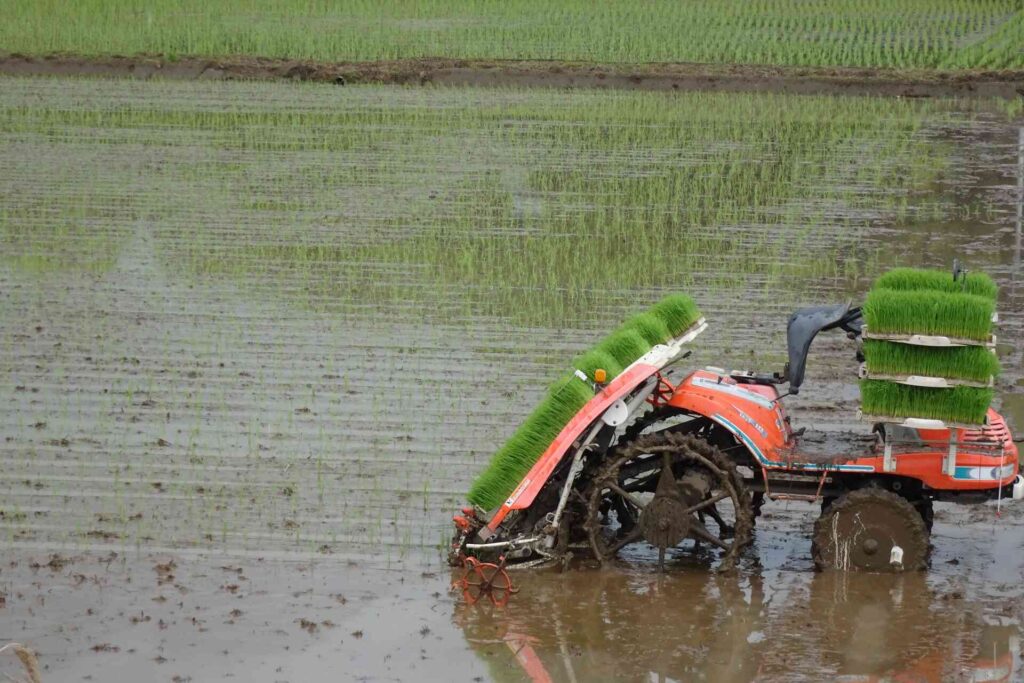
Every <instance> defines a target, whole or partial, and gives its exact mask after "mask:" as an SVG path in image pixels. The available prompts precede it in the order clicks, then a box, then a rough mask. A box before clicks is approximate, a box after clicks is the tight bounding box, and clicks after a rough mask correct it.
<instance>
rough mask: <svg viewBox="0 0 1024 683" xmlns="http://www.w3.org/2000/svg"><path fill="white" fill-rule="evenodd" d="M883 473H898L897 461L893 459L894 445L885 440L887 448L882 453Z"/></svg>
mask: <svg viewBox="0 0 1024 683" xmlns="http://www.w3.org/2000/svg"><path fill="white" fill-rule="evenodd" d="M882 471H883V472H895V471H896V459H895V458H893V457H892V443H891V442H890V441H889V439H886V440H885V447H884V449H883V451H882Z"/></svg>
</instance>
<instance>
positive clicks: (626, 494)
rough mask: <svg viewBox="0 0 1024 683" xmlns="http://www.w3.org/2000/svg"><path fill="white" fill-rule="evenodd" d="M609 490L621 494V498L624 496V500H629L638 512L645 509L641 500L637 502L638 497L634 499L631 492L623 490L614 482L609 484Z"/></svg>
mask: <svg viewBox="0 0 1024 683" xmlns="http://www.w3.org/2000/svg"><path fill="white" fill-rule="evenodd" d="M608 488H610V489H611V490H612V491H615V493H617V494H619V495H620V496H622V497H623V498H625V499H626V500H628V501H629V502H630V503H632V504H633V506H634V507H636V508H637V509H638V510H643V509H644V504H643V503H641V502H640V501H639V500H637V499H636V497H634V496H633V494H632V493H630V492H629V491H627V490H625V489H624V488H622V487H621V486H619V485H618V484H616V483H615V482H612V481H610V482H608Z"/></svg>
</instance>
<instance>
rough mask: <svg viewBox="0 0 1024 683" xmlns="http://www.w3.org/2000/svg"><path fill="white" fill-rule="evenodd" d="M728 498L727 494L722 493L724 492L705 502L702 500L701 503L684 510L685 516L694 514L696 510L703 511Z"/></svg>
mask: <svg viewBox="0 0 1024 683" xmlns="http://www.w3.org/2000/svg"><path fill="white" fill-rule="evenodd" d="M728 497H729V494H728V493H724V492H723V493H719V494H718V495H717V496H714V497H712V498H707V499H705V500H702V501H701V502H699V503H697V504H696V505H694V506H693V507H688V508H686V510H685V511H684V513H685V514H687V515H690V514H693V513H694V512H697V511H698V510H703V509H704V508H706V507H710V506H712V505H714V504H715V503H717V502H718V501H720V500H725V499H726V498H728Z"/></svg>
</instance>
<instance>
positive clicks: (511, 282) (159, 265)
mask: <svg viewBox="0 0 1024 683" xmlns="http://www.w3.org/2000/svg"><path fill="white" fill-rule="evenodd" d="M1021 126H1024V120H1022V118H1021V111H1020V108H1019V106H1018V105H1017V104H1015V103H1010V104H1007V103H1003V102H987V101H979V100H972V101H945V100H901V99H890V100H882V99H867V98H838V97H798V96H783V95H770V94H758V95H753V94H701V93H686V94H677V95H673V94H663V93H638V92H621V93H611V92H603V93H597V92H583V91H553V90H546V91H529V90H507V89H502V90H489V89H465V90H462V89H443V88H412V89H402V88H392V87H386V86H360V87H344V88H342V87H333V86H328V85H313V84H289V83H262V84H247V83H218V84H210V83H203V82H191V83H188V82H182V83H170V82H165V83H149V82H127V81H89V80H73V79H15V78H10V79H0V160H2V163H0V369H2V373H0V462H2V464H3V467H2V469H0V538H2V541H0V544H2V545H0V547H2V549H3V553H2V563H0V644H3V643H5V642H8V641H18V642H23V643H26V644H29V645H31V646H32V647H33V648H34V649H36V650H37V651H38V652H39V655H40V661H41V666H42V668H43V677H44V680H46V681H63V680H69V681H70V680H107V679H110V678H113V677H114V676H123V677H127V679H129V680H175V681H185V680H193V681H205V680H221V679H226V678H236V679H242V680H252V681H278V680H281V681H286V680H287V681H302V680H324V679H328V678H330V679H333V680H467V681H473V680H501V681H506V680H508V681H513V680H534V681H544V680H555V681H589V680H613V679H614V680H635V681H641V680H643V681H648V680H659V681H669V680H673V681H689V680H707V681H752V680H757V681H794V680H806V681H817V680H825V679H827V680H834V679H838V680H844V681H880V680H907V681H910V680H913V681H981V680H985V681H994V680H998V681H1003V680H1006V681H1012V680H1022V673H1021V672H1022V671H1024V669H1022V667H1021V640H1020V638H1021V635H1022V627H1021V618H1022V617H1024V603H1022V598H1024V589H1022V588H1021V585H1022V582H1024V552H1022V550H1024V506H1020V505H1019V504H1018V506H1016V507H1014V505H1012V504H1009V505H1006V504H1004V505H1002V506H1001V508H1000V509H999V510H998V511H997V509H996V506H995V504H985V505H978V506H973V507H965V506H953V505H949V504H938V505H937V506H936V521H935V529H934V533H933V543H934V551H933V555H932V561H931V567H930V569H929V571H927V572H926V573H924V574H922V575H916V574H915V575H903V576H885V577H878V576H871V577H869V576H860V575H857V576H843V575H835V574H818V573H815V572H814V571H813V564H812V562H811V560H810V540H809V532H810V527H811V524H812V523H813V520H814V517H815V515H816V514H817V509H816V507H814V506H811V505H809V504H807V503H801V502H783V501H780V502H775V503H770V504H769V505H767V506H766V507H765V514H764V516H763V517H762V518H761V519H759V520H758V528H757V530H756V533H755V541H754V544H753V546H752V547H751V548H750V549H749V550H748V551H747V552H746V553H745V556H744V559H743V561H742V562H741V569H740V571H739V572H738V575H737V576H720V575H716V574H711V573H709V572H707V571H705V570H704V569H703V568H701V567H700V566H693V565H692V563H689V564H688V563H684V562H683V561H682V560H679V561H677V562H676V564H675V566H673V567H671V568H670V570H669V571H668V572H667V573H666V574H665V575H659V574H655V573H652V572H651V571H650V570H649V569H647V568H645V567H640V566H632V565H630V564H629V563H623V564H622V565H621V566H619V567H616V568H614V569H608V570H603V571H596V570H593V571H591V570H581V571H570V572H567V573H563V574H559V573H553V572H537V573H533V574H517V575H516V579H517V581H518V582H519V584H520V588H521V590H520V592H519V594H518V595H516V596H515V597H514V598H513V602H512V604H511V605H510V606H509V607H508V608H507V609H506V610H488V609H484V608H466V607H465V606H462V605H459V604H458V601H457V600H456V599H455V598H454V597H453V596H451V595H449V593H448V585H449V583H450V580H451V576H450V574H449V570H448V569H447V567H446V566H445V565H444V563H443V560H442V556H443V551H444V546H445V544H446V542H447V537H448V535H449V530H450V524H451V522H450V518H451V514H452V512H453V511H455V510H457V508H458V507H459V506H460V505H461V504H462V502H463V496H464V494H465V492H466V490H467V488H468V486H469V483H470V482H471V481H472V479H473V478H474V476H475V475H476V474H477V472H478V471H479V470H480V469H482V468H483V466H484V465H485V464H486V462H487V460H488V458H489V456H490V454H491V453H492V452H493V450H494V449H495V448H496V447H497V446H498V445H500V444H501V442H502V441H503V439H504V438H506V437H507V436H508V435H509V434H510V433H511V432H512V430H513V429H514V427H515V426H516V425H517V424H518V421H519V420H521V419H522V417H523V416H525V415H526V414H527V413H528V412H529V411H530V409H531V408H532V406H533V405H534V403H535V401H536V400H537V399H538V397H539V396H540V395H541V394H542V392H543V390H544V388H545V387H546V385H547V383H548V382H549V381H551V380H552V379H553V378H554V377H556V376H557V374H558V373H559V372H560V371H561V370H562V369H564V368H565V367H566V365H567V363H568V362H569V359H570V358H571V357H572V356H573V355H574V354H575V353H576V352H578V351H579V350H581V349H583V348H586V347H587V346H589V345H590V344H591V343H592V342H593V341H594V340H595V339H597V338H599V337H600V336H602V334H603V333H604V332H606V331H607V330H608V329H609V328H611V327H612V326H614V325H616V324H617V323H618V322H619V321H620V320H622V319H623V318H624V317H626V316H627V315H628V314H630V313H632V312H635V311H638V310H640V309H642V308H643V307H645V306H647V305H649V304H650V303H651V302H653V301H654V300H656V299H657V298H658V297H659V296H661V295H662V294H664V293H667V292H670V291H686V292H688V293H690V294H691V295H692V296H693V297H694V298H695V299H696V300H697V301H698V302H699V303H700V305H701V307H702V309H703V310H704V312H705V314H706V316H707V318H708V321H709V322H710V324H711V327H710V329H709V330H708V332H706V333H705V334H704V335H703V336H702V337H700V339H699V340H698V342H697V344H696V346H695V349H694V355H693V356H692V358H691V359H690V361H691V362H692V365H693V366H694V367H699V366H702V365H705V364H714V365H720V366H725V367H735V368H750V369H755V370H758V371H773V370H779V369H781V366H782V364H783V362H784V358H785V345H784V331H785V323H786V319H787V317H788V314H789V313H790V312H791V311H792V310H793V309H795V308H797V307H799V306H801V305H808V304H815V303H839V302H844V301H847V300H857V298H858V297H859V295H860V294H862V293H863V292H864V290H865V289H866V287H867V285H868V283H869V282H870V279H871V278H872V277H873V276H874V275H875V274H876V273H877V272H879V271H880V270H882V269H884V268H887V267H890V266H892V265H893V264H908V265H927V266H935V267H944V266H945V265H947V264H949V263H950V262H951V260H952V258H953V257H954V256H957V255H959V256H961V257H962V258H964V259H965V260H966V262H967V263H968V265H969V266H970V267H971V268H975V269H978V270H984V271H986V272H988V273H989V274H991V275H992V276H993V277H994V278H995V279H996V280H997V282H998V283H999V284H1000V286H1001V293H1000V304H999V306H1000V328H999V339H1000V341H1001V344H1000V348H999V353H1000V358H1001V361H1002V364H1003V376H1002V378H1001V379H1000V380H999V384H998V391H997V396H998V399H997V408H1000V407H1001V409H1002V411H1003V412H1004V413H1005V414H1006V415H1007V416H1008V418H1009V420H1010V422H1011V425H1012V426H1013V427H1014V428H1015V429H1016V430H1021V431H1024V360H1022V350H1021V345H1020V343H1019V339H1020V337H1021V333H1022V329H1024V290H1022V287H1024V283H1022V281H1021V276H1022V270H1021V232H1020V230H1021V226H1020V200H1019V194H1018V192H1019V189H1018V187H1019V186H1018V182H1019V177H1020V176H1019V174H1020V172H1021V171H1020V166H1019V164H1020V154H1021V152H1020V150H1019V146H1018V145H1019V140H1020V138H1019V135H1020V133H1019V130H1020V128H1021ZM855 380H856V363H855V361H854V359H853V348H852V346H851V345H850V344H849V342H848V341H847V340H845V339H844V338H842V337H841V336H839V335H834V336H831V337H823V338H822V339H820V340H819V341H818V342H817V343H816V345H815V349H814V351H813V352H812V355H811V359H810V363H809V369H808V379H807V381H806V383H805V385H804V390H803V391H802V393H801V395H800V396H799V398H797V397H793V398H792V399H787V402H789V403H790V405H791V413H792V414H793V420H794V423H795V426H798V427H799V426H803V425H806V426H813V427H815V428H818V429H836V430H840V429H844V428H845V429H849V428H851V425H852V426H853V428H857V429H864V430H865V431H867V430H868V429H869V425H866V424H863V425H862V424H860V423H856V422H855V420H856V407H857V396H858V394H857V388H856V381H855ZM16 665H17V661H16V660H14V659H13V658H11V660H10V661H7V660H3V659H0V673H11V674H12V675H14V674H15V672H16V671H17V668H16Z"/></svg>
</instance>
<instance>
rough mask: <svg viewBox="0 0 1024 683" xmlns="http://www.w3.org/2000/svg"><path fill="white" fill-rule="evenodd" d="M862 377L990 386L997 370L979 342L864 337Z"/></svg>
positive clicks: (992, 356)
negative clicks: (939, 344)
mask: <svg viewBox="0 0 1024 683" xmlns="http://www.w3.org/2000/svg"><path fill="white" fill-rule="evenodd" d="M864 357H865V362H864V364H863V366H862V372H861V377H862V378H864V377H867V378H870V379H879V380H889V381H893V382H899V383H901V384H911V385H914V386H924V387H933V388H942V387H949V386H975V387H989V386H992V384H993V382H994V378H995V376H996V375H998V374H999V359H998V358H997V357H996V354H995V353H994V350H993V349H988V348H985V347H982V346H954V347H948V348H936V347H929V346H914V345H910V344H901V343H894V342H889V341H880V340H877V339H866V340H865V341H864Z"/></svg>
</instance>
